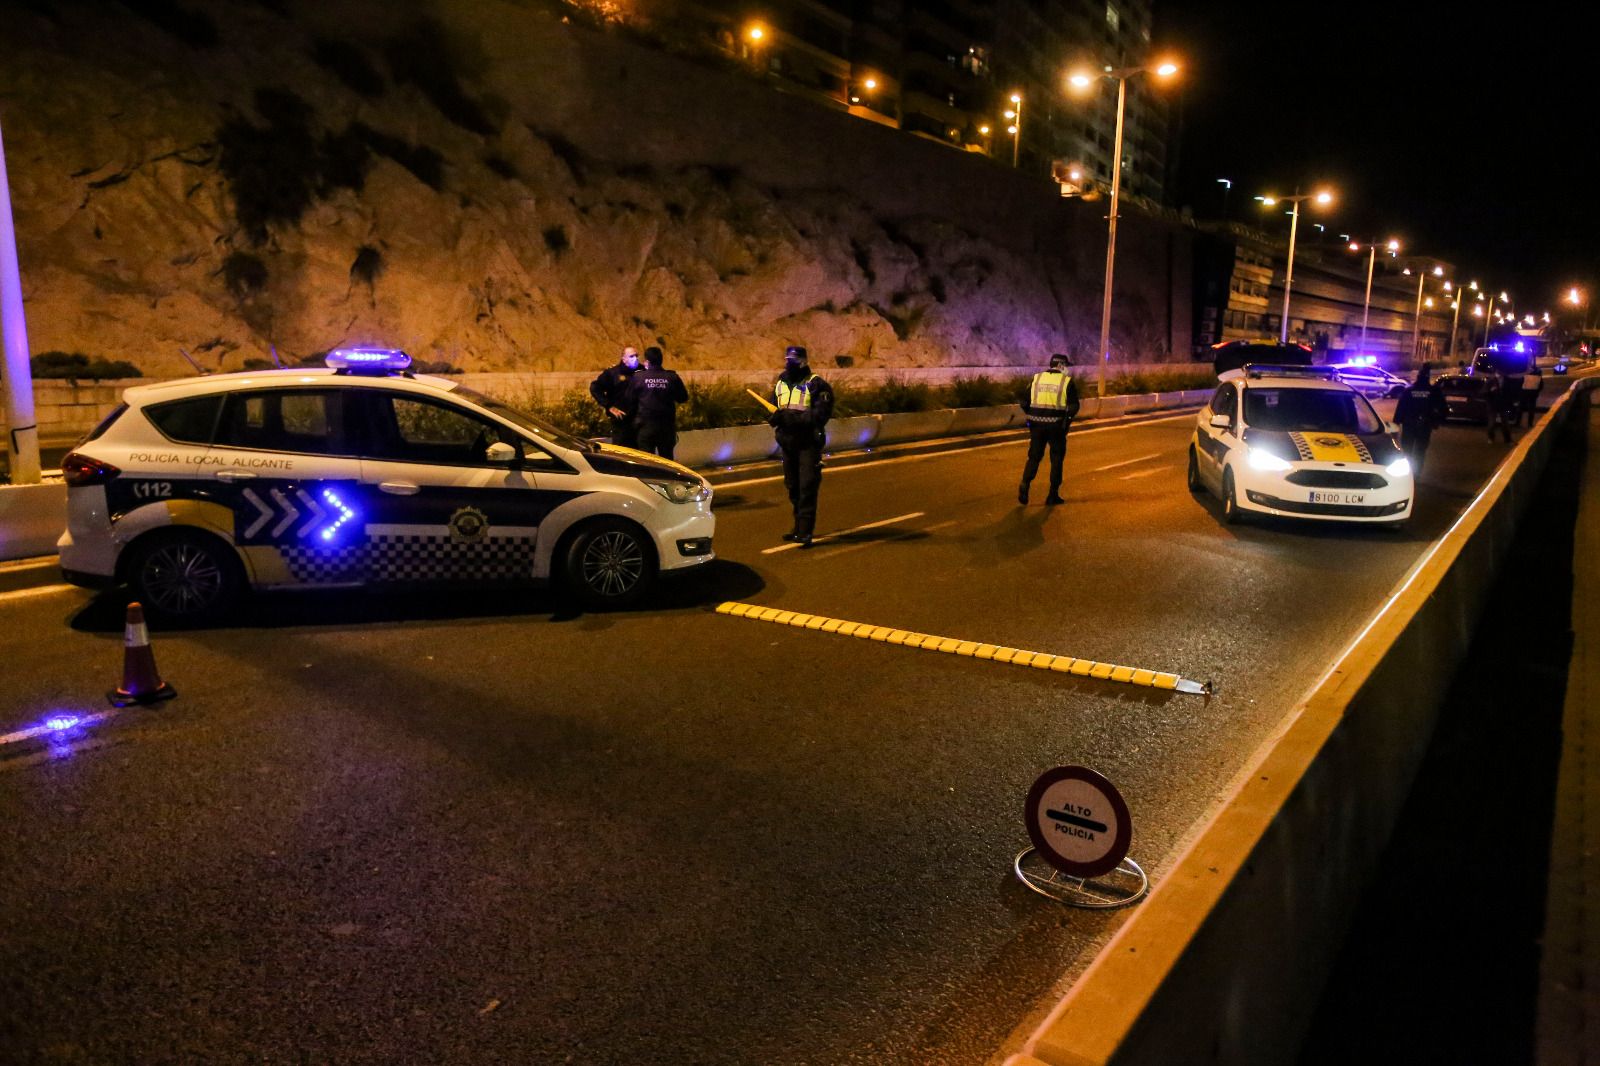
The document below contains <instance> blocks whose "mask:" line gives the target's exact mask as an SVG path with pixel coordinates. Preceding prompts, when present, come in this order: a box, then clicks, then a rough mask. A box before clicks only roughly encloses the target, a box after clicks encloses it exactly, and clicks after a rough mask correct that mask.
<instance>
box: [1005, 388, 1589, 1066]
mask: <svg viewBox="0 0 1600 1066" xmlns="http://www.w3.org/2000/svg"><path fill="white" fill-rule="evenodd" d="M1595 384H1597V382H1596V381H1594V380H1589V381H1584V382H1580V383H1577V384H1575V385H1574V387H1573V388H1572V389H1571V390H1569V391H1568V392H1567V393H1566V394H1565V395H1563V396H1562V397H1561V398H1560V399H1559V400H1558V401H1557V402H1556V404H1555V405H1554V406H1553V407H1552V408H1551V410H1550V412H1549V414H1548V415H1547V416H1546V417H1545V418H1544V419H1543V420H1542V421H1541V422H1540V423H1539V424H1538V425H1537V426H1536V427H1535V428H1534V429H1533V430H1532V431H1530V432H1529V433H1528V434H1527V435H1526V436H1524V437H1523V438H1522V440H1521V441H1520V442H1518V444H1517V445H1516V446H1515V448H1514V449H1513V451H1512V454H1511V455H1510V456H1508V457H1507V459H1506V461H1505V462H1504V463H1503V464H1502V465H1501V466H1500V468H1499V469H1498V470H1497V471H1495V473H1494V475H1493V476H1492V477H1491V478H1490V480H1489V482H1488V484H1487V485H1485V487H1484V488H1483V490H1482V491H1481V492H1480V493H1479V495H1478V497H1477V498H1476V499H1475V500H1474V501H1473V502H1472V504H1471V505H1470V506H1469V507H1468V508H1467V509H1466V511H1465V512H1464V513H1463V514H1462V515H1461V517H1460V518H1459V519H1457V521H1456V523H1455V525H1454V526H1452V527H1451V529H1450V530H1449V532H1448V533H1446V534H1445V536H1444V537H1443V538H1442V539H1440V540H1439V541H1438V542H1437V543H1436V544H1435V546H1434V547H1433V549H1432V550H1431V551H1429V553H1428V554H1427V555H1426V556H1424V557H1423V558H1422V559H1421V560H1420V561H1419V562H1418V563H1417V564H1416V565H1415V566H1413V567H1412V569H1411V571H1410V572H1409V573H1407V575H1406V576H1405V577H1404V578H1403V579H1402V580H1401V582H1400V584H1399V585H1398V586H1397V587H1396V588H1395V590H1394V591H1393V593H1392V594H1391V595H1390V597H1389V599H1388V601H1387V602H1386V603H1385V604H1384V606H1383V607H1382V608H1381V609H1380V610H1379V612H1378V614H1377V615H1376V616H1375V617H1374V618H1373V619H1372V620H1371V621H1370V622H1369V623H1368V624H1367V626H1366V628H1364V629H1363V630H1362V631H1361V633H1360V634H1359V635H1358V636H1357V638H1356V639H1355V640H1354V641H1353V642H1352V643H1351V645H1350V646H1349V648H1348V649H1347V650H1346V651H1345V653H1344V654H1343V655H1342V656H1340V657H1339V659H1338V661H1337V662H1336V663H1335V665H1334V666H1333V667H1332V668H1330V669H1329V671H1328V672H1327V674H1326V675H1324V676H1323V678H1322V679H1321V680H1320V681H1318V682H1317V684H1316V685H1315V686H1313V688H1312V690H1311V691H1310V692H1309V693H1308V694H1307V696H1306V697H1305V698H1304V699H1303V700H1302V701H1301V702H1300V704H1299V705H1298V706H1296V707H1295V709H1294V710H1293V711H1292V712H1290V714H1289V716H1288V717H1287V718H1286V719H1285V720H1284V722H1283V723H1282V724H1281V725H1280V726H1279V728H1278V730H1277V733H1276V734H1275V735H1274V737H1273V738H1272V739H1271V740H1269V741H1268V742H1267V744H1265V745H1263V747H1262V748H1261V749H1260V750H1258V752H1257V753H1256V755H1255V756H1254V757H1253V758H1252V760H1251V762H1250V764H1249V765H1248V766H1247V770H1246V772H1242V773H1241V774H1240V775H1239V777H1238V778H1236V782H1237V784H1236V786H1235V787H1234V789H1233V791H1232V793H1231V795H1230V796H1229V797H1228V799H1227V801H1226V803H1225V805H1224V806H1223V807H1222V809H1221V810H1220V811H1219V812H1218V814H1217V815H1216V816H1215V817H1214V818H1213V819H1212V821H1211V822H1210V824H1209V825H1208V826H1207V827H1206V828H1205V829H1204V830H1203V831H1202V832H1201V834H1200V836H1199V837H1198V838H1197V839H1196V840H1195V841H1194V843H1193V844H1191V845H1190V846H1189V848H1188V849H1187V850H1186V851H1185V852H1184V853H1183V854H1182V855H1181V856H1180V857H1179V858H1178V860H1177V861H1176V862H1175V863H1174V865H1173V866H1172V868H1171V870H1169V871H1168V872H1167V873H1166V874H1165V875H1164V876H1163V877H1162V878H1161V879H1160V881H1159V883H1158V884H1157V886H1156V889H1155V891H1154V892H1152V893H1151V895H1150V898H1149V899H1148V900H1146V901H1145V902H1144V903H1143V904H1142V905H1141V906H1140V907H1139V909H1138V910H1136V911H1134V912H1133V913H1132V914H1131V915H1130V917H1129V919H1128V921H1127V922H1126V923H1125V924H1124V925H1123V926H1122V928H1121V929H1120V930H1118V932H1117V934H1116V936H1115V937H1114V938H1113V939H1112V940H1111V942H1110V943H1109V944H1107V945H1106V947H1105V948H1104V949H1103V950H1102V951H1101V952H1100V954H1099V955H1098V956H1097V957H1096V958H1095V960H1094V962H1093V963H1092V964H1091V965H1090V967H1089V969H1088V971H1087V972H1086V973H1085V974H1084V975H1083V977H1082V978H1080V979H1079V980H1078V981H1077V982H1076V983H1075V984H1074V985H1073V987H1072V989H1071V990H1070V991H1069V992H1068V993H1067V995H1066V997H1065V998H1064V999H1063V1000H1062V1001H1061V1002H1060V1003H1059V1004H1057V1006H1056V1007H1055V1009H1054V1010H1053V1011H1052V1012H1051V1013H1050V1015H1049V1016H1048V1017H1047V1018H1046V1020H1045V1021H1044V1023H1043V1024H1042V1025H1041V1026H1040V1027H1039V1028H1038V1029H1037V1030H1036V1031H1035V1032H1034V1034H1033V1036H1032V1037H1031V1038H1030V1039H1029V1040H1028V1041H1027V1043H1026V1044H1025V1045H1024V1049H1023V1052H1022V1053H1021V1054H1017V1055H1013V1056H1012V1057H1011V1058H1009V1059H1008V1060H1007V1066H1128V1064H1134V1063H1139V1064H1146V1063H1149V1064H1166V1063H1198V1062H1205V1063H1229V1064H1256V1063H1260V1064H1263V1066H1266V1064H1272V1063H1283V1062H1293V1061H1294V1060H1295V1057H1296V1055H1297V1053H1298V1049H1299V1045H1300V1040H1301V1038H1302V1036H1303V1034H1304V1032H1305V1029H1306V1026H1307V1025H1308V1024H1309V1020H1310V1017H1311V1012H1312V1011H1313V1010H1314V1008H1315V1005H1316V1003H1317V999H1318V997H1319V995H1320V994H1321V990H1322V986H1323V982H1324V980H1325V978H1326V976H1327V974H1328V972H1329V970H1330V968H1331V967H1332V964H1333V961H1334V959H1335V958H1336V957H1337V954H1338V951H1339V948H1340V945H1341V942H1342V940H1343V938H1344V934H1345V930H1346V928H1347V926H1348V923H1349V918H1350V913H1351V911H1352V908H1353V907H1354V906H1355V902H1356V901H1357V900H1358V899H1359V898H1360V895H1361V892H1362V890H1363V889H1364V888H1365V886H1366V883H1367V881H1368V879H1369V878H1370V876H1371V874H1372V872H1373V871H1374V870H1375V869H1376V866H1377V862H1378V858H1379V856H1380V854H1381V852H1382V850H1383V847H1384V844H1385V843H1386V842H1387V840H1388V839H1389V836H1390V833H1391V831H1392V829H1393V827H1394V823H1395V820H1396V818H1397V817H1398V816H1399V812H1400V809H1401V807H1402V806H1403V805H1404V803H1405V799H1406V795H1407V793H1408V792H1409V791H1410V787H1411V782H1412V780H1413V778H1414V777H1415V774H1416V770H1417V766H1418V764H1419V763H1420V761H1421V759H1422V756H1423V754H1424V752H1425V751H1426V750H1427V747H1428V742H1429V739H1430V737H1431V735H1432V733H1433V725H1434V721H1435V718H1436V716H1437V713H1438V709H1439V705H1440V702H1441V701H1442V699H1443V697H1444V693H1445V691H1446V690H1447V688H1448V683H1449V681H1450V679H1451V677H1452V676H1453V675H1454V673H1455V670H1456V667H1457V666H1458V664H1459V663H1460V660H1461V657H1462V656H1463V655H1464V654H1465V652H1466V649H1467V647H1468V645H1469V643H1470V641H1471V638H1472V632H1473V629H1474V628H1475V625H1476V622H1477V618H1478V616H1479V614H1480V612H1481V610H1482V607H1483V602H1484V598H1485V596H1486V595H1487V594H1488V588H1489V584H1490V582H1489V581H1488V580H1486V576H1487V575H1491V574H1493V572H1494V571H1495V569H1496V568H1497V567H1498V565H1499V564H1500V563H1501V562H1502V561H1503V559H1504V556H1505V554H1506V552H1507V550H1508V549H1509V548H1510V546H1511V542H1512V539H1513V537H1514V535H1515V533H1516V528H1517V524H1518V522H1519V521H1520V519H1521V516H1522V513H1523V511H1524V510H1525V509H1526V507H1527V504H1528V501H1529V499H1530V498H1531V497H1532V495H1533V492H1534V490H1535V488H1536V486H1537V484H1538V481H1539V477H1540V475H1541V474H1542V473H1543V471H1544V467H1545V464H1546V462H1547V460H1548V458H1549V455H1550V452H1551V450H1552V449H1553V448H1554V445H1555V441H1556V436H1557V431H1558V429H1559V428H1560V426H1561V425H1562V424H1563V423H1564V422H1565V420H1566V419H1567V418H1569V417H1571V416H1572V412H1573V411H1574V410H1578V409H1580V408H1581V406H1582V405H1581V403H1580V401H1581V400H1582V399H1583V394H1584V392H1585V391H1586V390H1588V389H1589V388H1591V387H1592V386H1594V385H1595Z"/></svg>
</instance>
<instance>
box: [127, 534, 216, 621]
mask: <svg viewBox="0 0 1600 1066" xmlns="http://www.w3.org/2000/svg"><path fill="white" fill-rule="evenodd" d="M225 582H226V578H225V577H224V576H223V573H222V567H221V565H220V564H219V563H218V562H217V560H216V557H215V556H213V555H212V554H211V553H210V552H208V551H206V550H205V549H204V548H202V547H200V546H199V545H198V544H190V543H183V542H178V543H174V544H163V545H161V546H160V547H158V548H156V549H155V550H153V551H152V552H151V553H150V554H149V555H148V556H146V557H145V560H144V565H143V566H142V567H140V574H139V584H140V585H141V586H142V587H143V589H144V593H145V595H146V596H148V597H149V598H150V601H151V602H152V603H153V604H154V605H155V606H156V607H158V608H160V609H161V610H163V611H166V612H167V613H169V614H192V613H193V612H195V611H203V610H205V609H206V608H208V607H210V606H212V605H213V604H215V603H216V602H217V599H218V597H220V596H221V595H222V591H223V586H224V584H225Z"/></svg>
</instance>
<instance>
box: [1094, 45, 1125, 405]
mask: <svg viewBox="0 0 1600 1066" xmlns="http://www.w3.org/2000/svg"><path fill="white" fill-rule="evenodd" d="M1127 98H1128V78H1127V75H1119V76H1118V77H1117V140H1116V147H1115V148H1113V149H1112V154H1111V217H1110V219H1109V220H1108V221H1107V223H1106V287H1105V291H1104V292H1103V293H1102V294H1101V297H1100V384H1099V387H1098V388H1097V389H1096V395H1098V396H1100V397H1101V398H1102V399H1103V398H1104V397H1105V394H1106V364H1108V363H1110V362H1111V274H1112V271H1113V270H1115V268H1116V265H1117V202H1118V201H1119V200H1120V199H1121V196H1122V111H1123V105H1124V104H1125V103H1126V102H1127Z"/></svg>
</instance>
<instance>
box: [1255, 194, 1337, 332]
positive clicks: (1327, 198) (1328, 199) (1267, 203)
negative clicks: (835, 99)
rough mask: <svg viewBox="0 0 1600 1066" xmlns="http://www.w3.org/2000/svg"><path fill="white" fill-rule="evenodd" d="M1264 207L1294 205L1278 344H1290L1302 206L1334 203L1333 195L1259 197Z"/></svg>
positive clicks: (1290, 220)
mask: <svg viewBox="0 0 1600 1066" xmlns="http://www.w3.org/2000/svg"><path fill="white" fill-rule="evenodd" d="M1256 199H1258V200H1260V201H1261V203H1262V206H1264V207H1272V206H1274V205H1275V204H1280V203H1285V204H1293V205H1294V206H1293V209H1292V210H1290V211H1289V212H1288V214H1289V265H1288V269H1286V270H1285V271H1284V272H1283V322H1282V323H1281V324H1280V328H1279V330H1278V343H1279V344H1288V343H1289V289H1290V288H1291V286H1293V284H1294V238H1295V233H1296V232H1297V231H1298V230H1299V228H1300V204H1301V203H1302V202H1304V201H1306V200H1310V201H1312V202H1313V203H1318V204H1331V203H1333V193H1331V192H1328V191H1327V190H1326V189H1324V190H1322V191H1321V192H1315V193H1310V192H1307V193H1295V194H1294V195H1293V196H1258V197H1256Z"/></svg>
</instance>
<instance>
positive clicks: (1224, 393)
mask: <svg viewBox="0 0 1600 1066" xmlns="http://www.w3.org/2000/svg"><path fill="white" fill-rule="evenodd" d="M1238 403H1239V400H1238V390H1236V389H1235V388H1234V386H1233V383H1232V382H1224V383H1223V384H1221V385H1219V386H1217V391H1216V394H1215V395H1213V396H1212V397H1211V406H1210V408H1208V410H1209V412H1210V414H1209V415H1208V416H1207V417H1206V418H1205V419H1203V420H1202V421H1201V423H1200V432H1199V434H1198V441H1199V445H1200V447H1199V454H1198V455H1197V456H1196V459H1197V463H1198V466H1199V467H1200V472H1201V474H1202V475H1203V476H1204V477H1205V478H1206V480H1208V481H1210V482H1212V483H1213V484H1216V483H1220V482H1221V480H1222V464H1223V462H1224V460H1226V459H1227V457H1228V448H1229V444H1230V442H1231V441H1232V440H1234V433H1235V428H1234V427H1236V426H1237V425H1238ZM1217 415H1222V416H1224V417H1226V418H1227V419H1228V426H1227V428H1223V427H1220V426H1213V425H1212V424H1211V419H1212V418H1215V417H1216V416H1217Z"/></svg>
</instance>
